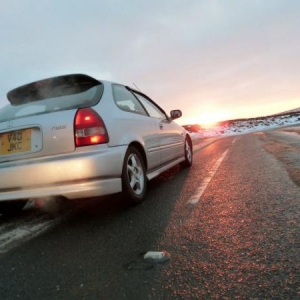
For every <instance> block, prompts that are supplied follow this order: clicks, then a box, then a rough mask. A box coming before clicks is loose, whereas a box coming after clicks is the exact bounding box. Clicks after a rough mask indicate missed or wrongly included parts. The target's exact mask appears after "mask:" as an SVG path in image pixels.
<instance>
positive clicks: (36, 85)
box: [0, 74, 103, 163]
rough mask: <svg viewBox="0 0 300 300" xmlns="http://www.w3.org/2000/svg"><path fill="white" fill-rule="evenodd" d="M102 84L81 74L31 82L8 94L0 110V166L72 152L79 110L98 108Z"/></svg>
mask: <svg viewBox="0 0 300 300" xmlns="http://www.w3.org/2000/svg"><path fill="white" fill-rule="evenodd" d="M102 93H103V86H102V84H101V83H100V82H99V81H98V80H96V79H94V78H92V77H89V76H86V75H82V74H75V75H65V76H60V77H54V78H49V79H45V80H40V81H37V82H33V83H30V84H27V85H24V86H21V87H19V88H16V89H14V90H12V91H10V92H9V93H8V94H7V98H8V100H9V101H10V104H9V105H7V106H5V107H3V108H2V109H0V163H1V162H5V161H16V160H21V159H28V158H31V157H43V156H48V155H57V154H63V153H68V152H72V151H74V150H75V147H76V146H75V136H74V119H75V116H76V113H77V112H78V109H82V108H87V107H91V106H94V105H95V104H97V103H98V102H99V101H100V99H101V96H102Z"/></svg>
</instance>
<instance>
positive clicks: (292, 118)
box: [184, 109, 300, 138]
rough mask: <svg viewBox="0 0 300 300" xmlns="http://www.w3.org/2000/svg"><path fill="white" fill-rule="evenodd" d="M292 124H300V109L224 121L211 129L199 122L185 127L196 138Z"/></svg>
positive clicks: (242, 132)
mask: <svg viewBox="0 0 300 300" xmlns="http://www.w3.org/2000/svg"><path fill="white" fill-rule="evenodd" d="M291 125H299V126H300V109H297V111H289V112H286V113H282V114H278V115H272V116H267V117H258V118H250V119H237V120H228V121H223V122H220V123H218V124H217V125H216V126H215V127H213V128H210V129H203V128H201V126H200V125H197V124H190V125H184V127H185V128H186V129H187V130H188V131H190V132H191V133H192V135H193V136H194V137H195V138H196V137H211V136H219V135H237V134H244V133H249V132H256V131H261V130H268V129H273V128H274V129H275V128H280V127H285V126H291Z"/></svg>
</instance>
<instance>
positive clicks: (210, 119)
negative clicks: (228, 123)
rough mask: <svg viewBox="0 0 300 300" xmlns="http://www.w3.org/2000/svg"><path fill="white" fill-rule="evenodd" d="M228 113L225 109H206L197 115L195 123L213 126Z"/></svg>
mask: <svg viewBox="0 0 300 300" xmlns="http://www.w3.org/2000/svg"><path fill="white" fill-rule="evenodd" d="M229 116H230V113H229V112H227V111H207V112H203V113H201V114H200V115H199V116H198V117H197V123H198V124H200V125H201V126H202V127H204V128H211V127H214V126H215V125H216V124H217V123H218V122H220V121H224V120H227V119H228V118H229Z"/></svg>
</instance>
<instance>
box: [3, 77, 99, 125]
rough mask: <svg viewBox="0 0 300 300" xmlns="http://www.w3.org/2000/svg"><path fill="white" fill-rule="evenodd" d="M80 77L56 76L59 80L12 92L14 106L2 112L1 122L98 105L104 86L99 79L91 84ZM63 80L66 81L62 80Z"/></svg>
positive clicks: (31, 85) (10, 93)
mask: <svg viewBox="0 0 300 300" xmlns="http://www.w3.org/2000/svg"><path fill="white" fill-rule="evenodd" d="M76 76H77V77H76ZM80 76H81V77H78V75H72V76H71V75H69V76H62V77H55V78H54V80H55V81H51V80H53V79H46V80H43V81H38V82H34V83H31V84H28V85H25V86H22V87H20V88H17V89H15V90H12V91H11V92H9V93H8V99H9V101H10V102H11V104H9V105H7V106H5V107H3V108H2V109H0V122H1V121H8V120H13V119H17V118H22V117H24V116H32V115H37V114H44V113H50V112H55V111H60V110H68V109H74V108H82V107H90V106H93V105H95V104H97V103H98V102H99V101H100V99H101V96H102V93H103V85H102V84H101V83H100V82H98V81H96V80H94V81H91V80H92V78H91V80H87V78H88V77H87V76H86V77H84V75H80ZM61 78H63V80H60V81H58V79H61ZM70 78H72V81H71V80H70ZM74 78H75V79H74ZM78 78H80V80H79V79H78ZM66 79H67V80H66ZM83 79H85V80H83ZM76 80H77V81H76ZM53 82H54V83H53Z"/></svg>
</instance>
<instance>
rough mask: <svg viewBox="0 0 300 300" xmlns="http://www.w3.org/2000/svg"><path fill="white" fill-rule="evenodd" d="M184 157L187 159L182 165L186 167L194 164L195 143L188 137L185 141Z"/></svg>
mask: <svg viewBox="0 0 300 300" xmlns="http://www.w3.org/2000/svg"><path fill="white" fill-rule="evenodd" d="M184 157H185V160H184V161H183V162H182V163H181V166H182V167H184V168H188V167H191V166H192V165H193V145H192V141H191V140H190V139H189V138H186V139H185V142H184Z"/></svg>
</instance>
